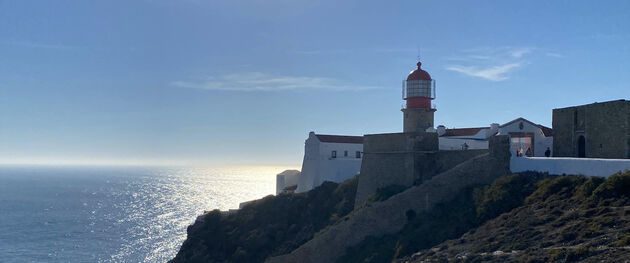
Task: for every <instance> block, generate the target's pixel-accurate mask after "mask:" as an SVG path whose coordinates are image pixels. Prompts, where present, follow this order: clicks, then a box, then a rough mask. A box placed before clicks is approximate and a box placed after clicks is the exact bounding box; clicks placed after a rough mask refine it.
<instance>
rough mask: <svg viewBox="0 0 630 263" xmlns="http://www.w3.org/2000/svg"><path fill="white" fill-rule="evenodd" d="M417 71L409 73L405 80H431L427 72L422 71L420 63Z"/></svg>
mask: <svg viewBox="0 0 630 263" xmlns="http://www.w3.org/2000/svg"><path fill="white" fill-rule="evenodd" d="M417 65H418V69H416V70H413V71H411V72H409V76H407V80H431V75H429V73H428V72H426V71H424V70H422V69H421V68H420V66H421V65H422V62H420V61H418V64H417Z"/></svg>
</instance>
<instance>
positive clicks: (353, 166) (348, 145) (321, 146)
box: [295, 132, 363, 193]
mask: <svg viewBox="0 0 630 263" xmlns="http://www.w3.org/2000/svg"><path fill="white" fill-rule="evenodd" d="M362 154H363V136H342V135H324V134H315V133H314V132H310V133H309V134H308V139H306V142H305V143H304V161H303V162H302V172H301V173H300V175H299V176H298V183H297V189H296V190H295V192H298V193H300V192H306V191H309V190H311V189H313V188H315V187H317V186H319V185H321V184H322V183H323V182H325V181H331V182H336V183H339V182H343V181H345V180H347V179H349V178H352V177H354V176H355V175H357V174H358V173H359V171H360V170H361V155H362Z"/></svg>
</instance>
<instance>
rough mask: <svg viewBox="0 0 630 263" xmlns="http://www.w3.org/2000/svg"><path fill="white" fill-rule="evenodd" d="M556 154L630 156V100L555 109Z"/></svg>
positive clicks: (624, 157)
mask: <svg viewBox="0 0 630 263" xmlns="http://www.w3.org/2000/svg"><path fill="white" fill-rule="evenodd" d="M552 122H553V133H554V139H553V155H554V156H555V157H589V158H608V159H628V158H630V101H628V100H616V101H608V102H601V103H593V104H587V105H581V106H574V107H567V108H560V109H554V110H553V120H552Z"/></svg>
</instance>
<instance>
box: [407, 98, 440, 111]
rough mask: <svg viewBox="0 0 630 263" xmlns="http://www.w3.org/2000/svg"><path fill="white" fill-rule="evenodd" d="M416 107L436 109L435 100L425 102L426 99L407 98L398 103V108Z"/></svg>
mask: <svg viewBox="0 0 630 263" xmlns="http://www.w3.org/2000/svg"><path fill="white" fill-rule="evenodd" d="M418 108H423V109H432V110H435V109H437V106H436V105H435V102H431V101H429V102H426V101H417V100H413V99H412V100H407V101H406V102H405V103H403V104H400V109H401V110H404V109H418Z"/></svg>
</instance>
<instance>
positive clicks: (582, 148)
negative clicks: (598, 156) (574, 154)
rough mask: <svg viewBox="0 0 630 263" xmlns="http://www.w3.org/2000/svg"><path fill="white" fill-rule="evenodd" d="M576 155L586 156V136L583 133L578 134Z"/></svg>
mask: <svg viewBox="0 0 630 263" xmlns="http://www.w3.org/2000/svg"><path fill="white" fill-rule="evenodd" d="M577 146H578V157H580V158H584V157H586V138H584V136H583V135H580V137H579V138H578V145H577Z"/></svg>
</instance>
